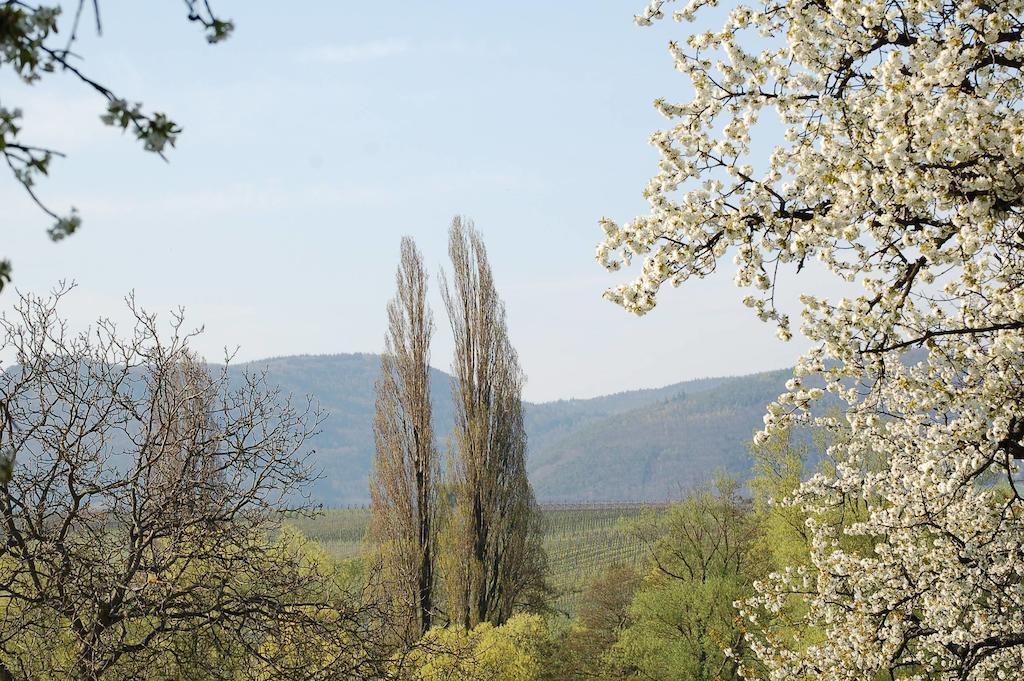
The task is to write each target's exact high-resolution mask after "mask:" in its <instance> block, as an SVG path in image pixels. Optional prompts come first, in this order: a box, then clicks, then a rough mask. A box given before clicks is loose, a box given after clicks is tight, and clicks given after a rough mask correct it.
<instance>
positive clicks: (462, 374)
mask: <svg viewBox="0 0 1024 681" xmlns="http://www.w3.org/2000/svg"><path fill="white" fill-rule="evenodd" d="M449 254H450V256H451V261H452V282H451V285H449V282H448V280H447V279H444V280H443V281H442V289H441V293H442V296H443V298H444V302H445V306H446V307H447V310H448V316H449V319H450V321H451V326H452V333H453V336H454V342H455V357H454V362H453V364H452V374H453V382H452V392H453V397H454V402H455V433H454V436H453V444H454V456H453V458H452V461H451V465H450V470H449V475H450V477H451V482H452V489H453V492H454V495H455V499H456V505H455V509H454V513H453V517H452V521H451V526H450V530H449V531H450V533H451V534H450V536H451V537H452V544H453V550H454V552H455V553H456V554H457V556H458V560H457V561H456V562H455V565H456V566H457V568H456V570H455V572H456V573H457V574H454V575H452V576H451V577H450V578H449V590H450V591H451V592H452V594H453V597H452V601H453V603H452V606H453V612H452V613H451V615H452V619H453V620H454V621H461V623H462V624H464V625H465V626H466V627H471V626H475V625H476V624H478V623H480V622H484V621H488V622H492V623H495V624H501V623H502V622H504V621H505V620H506V619H508V617H509V616H510V615H511V614H512V611H513V608H514V607H516V606H518V605H523V604H526V603H527V602H528V601H530V599H531V598H532V597H533V596H534V595H535V594H536V593H537V592H538V589H537V587H538V586H540V585H542V584H543V576H544V565H545V560H544V553H543V549H542V547H541V546H540V532H539V531H538V530H539V517H538V514H537V509H536V501H535V499H534V496H533V490H532V489H531V487H530V483H529V481H528V480H527V477H526V430H525V428H524V425H523V410H522V388H523V381H524V376H523V372H522V369H521V368H520V366H519V358H518V356H517V355H516V352H515V350H514V349H513V347H512V344H511V343H510V342H509V338H508V329H507V327H506V324H505V307H504V304H503V303H502V301H501V299H500V298H499V297H498V293H497V291H496V289H495V287H494V279H493V277H492V274H491V268H490V264H489V263H488V260H487V251H486V249H485V247H484V243H483V240H482V238H481V236H480V233H479V232H477V231H476V229H475V228H474V227H473V225H472V223H471V222H469V221H463V220H462V219H460V218H455V220H453V222H452V226H451V230H450V233H449Z"/></svg>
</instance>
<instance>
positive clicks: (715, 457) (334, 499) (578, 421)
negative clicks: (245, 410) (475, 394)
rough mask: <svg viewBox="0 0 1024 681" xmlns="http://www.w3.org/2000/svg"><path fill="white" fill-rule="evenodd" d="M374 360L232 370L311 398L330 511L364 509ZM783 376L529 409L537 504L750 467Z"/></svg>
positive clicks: (446, 394)
mask: <svg viewBox="0 0 1024 681" xmlns="http://www.w3.org/2000/svg"><path fill="white" fill-rule="evenodd" d="M379 364H380V358H379V356H378V355H373V354H362V353H360V354H338V355H320V356H312V355H299V356H291V357H279V358H272V359H266V360H260V361H257V362H252V363H248V364H244V365H238V366H236V367H235V368H234V370H235V371H242V370H250V371H252V370H257V371H258V370H263V369H265V370H266V371H267V375H268V381H269V382H270V383H271V384H276V385H279V386H280V387H281V388H282V390H284V391H285V392H291V393H293V394H294V395H296V396H302V395H307V394H308V395H312V396H313V397H315V398H316V399H317V400H318V401H319V403H320V405H321V407H322V408H323V409H324V410H325V411H326V412H327V413H328V417H327V420H326V421H325V422H324V424H323V428H322V430H321V432H320V434H319V435H317V436H316V438H315V439H314V440H313V447H314V448H315V449H316V455H315V461H316V463H317V465H318V466H320V467H321V468H322V470H323V477H322V478H321V479H320V480H319V481H318V482H317V483H316V484H315V486H314V490H313V492H314V495H315V496H316V497H317V499H318V500H319V501H321V502H322V503H324V504H327V505H330V506H334V505H343V504H353V503H366V502H368V501H369V494H368V491H367V477H368V475H369V472H370V463H371V460H372V455H373V435H372V431H371V424H372V421H373V408H374V393H373V386H374V381H375V380H376V377H377V374H378V371H379ZM788 376H789V372H788V371H786V370H782V371H774V372H766V373H760V374H753V375H750V376H738V377H730V378H706V379H698V380H693V381H686V382H682V383H676V384H673V385H669V386H665V387H662V388H656V389H650V390H634V391H628V392H622V393H617V394H614V395H605V396H601V397H595V398H592V399H585V400H559V401H555V402H544V403H528V404H526V405H525V407H526V426H527V432H528V435H529V458H528V465H529V469H530V475H531V480H532V482H533V485H534V487H535V489H536V491H537V495H538V497H539V498H540V499H542V500H553V501H579V500H658V501H660V500H665V499H666V498H672V497H678V496H679V494H680V491H681V490H682V489H685V488H687V487H689V486H691V485H692V484H693V483H695V482H698V481H700V480H703V479H706V478H708V477H709V476H711V475H713V474H714V473H715V472H716V471H717V470H723V471H727V472H730V473H733V474H735V475H738V476H740V477H743V476H745V475H746V474H747V472H748V471H749V468H750V462H749V457H748V454H747V443H748V442H749V440H750V438H751V434H752V432H753V430H754V429H755V428H756V427H758V425H759V424H760V423H761V416H762V414H763V412H764V405H765V404H766V403H767V402H769V401H770V400H771V399H773V398H774V397H775V396H777V395H778V394H779V392H781V391H782V390H783V384H784V383H785V381H786V378H787V377H788ZM431 393H432V396H433V406H434V417H435V423H436V427H435V433H436V437H437V440H438V447H439V448H440V450H441V451H442V452H445V451H446V449H447V439H448V433H450V432H451V427H452V419H453V412H452V402H451V396H450V387H449V376H448V374H446V373H444V372H442V371H438V370H433V372H432V376H431ZM443 458H444V457H443V456H442V459H443Z"/></svg>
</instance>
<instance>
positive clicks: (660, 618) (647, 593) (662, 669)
mask: <svg viewBox="0 0 1024 681" xmlns="http://www.w3.org/2000/svg"><path fill="white" fill-rule="evenodd" d="M756 521H757V518H756V516H755V515H754V513H753V512H752V509H751V508H750V507H749V504H748V503H747V502H746V501H745V500H744V499H742V498H741V497H740V496H739V495H738V493H737V487H736V484H735V482H733V481H730V480H726V479H722V480H720V481H719V482H718V485H717V489H716V490H715V491H711V490H709V489H701V490H698V491H697V492H694V493H692V494H690V495H689V496H687V497H686V498H685V499H684V500H683V501H682V502H680V503H678V504H675V505H673V506H672V507H671V508H670V509H669V510H668V511H667V512H665V513H663V514H661V515H660V516H656V517H655V516H651V517H647V518H644V519H642V520H641V521H640V522H639V523H637V525H636V527H635V529H634V531H635V532H636V534H637V535H638V536H639V537H640V538H641V539H642V540H643V541H644V543H645V544H647V546H648V547H649V548H650V560H651V571H650V573H649V574H648V575H647V577H646V578H645V579H644V582H643V584H642V586H641V587H640V589H639V590H638V591H637V593H636V596H635V598H634V599H633V602H632V604H631V605H630V606H629V611H628V615H629V624H628V626H626V627H625V628H624V629H623V631H622V633H621V635H620V636H619V639H618V641H617V642H616V643H615V644H614V646H613V647H612V650H611V655H612V656H613V658H614V659H616V660H617V661H618V663H619V665H620V666H622V667H628V668H632V669H635V670H637V672H638V673H639V675H641V676H643V677H644V678H648V679H659V680H665V681H669V680H674V679H679V680H680V681H682V680H684V679H685V680H687V681H690V680H694V679H709V680H710V679H729V678H738V661H739V660H741V659H744V658H746V657H747V655H746V651H745V649H744V644H743V633H744V630H743V627H742V624H741V621H740V619H739V618H738V616H737V613H736V610H735V608H734V606H733V603H734V602H735V601H737V600H739V599H741V598H743V597H745V596H747V595H749V594H750V593H752V589H753V582H754V580H755V579H757V578H758V577H759V576H760V575H762V574H763V572H764V567H765V566H764V563H763V561H761V560H759V559H758V557H757V553H756V547H757V543H758V539H759V536H760V531H761V530H760V527H759V526H758V524H757V522H756ZM726 650H729V651H731V653H730V654H727V653H726V652H725V651H726Z"/></svg>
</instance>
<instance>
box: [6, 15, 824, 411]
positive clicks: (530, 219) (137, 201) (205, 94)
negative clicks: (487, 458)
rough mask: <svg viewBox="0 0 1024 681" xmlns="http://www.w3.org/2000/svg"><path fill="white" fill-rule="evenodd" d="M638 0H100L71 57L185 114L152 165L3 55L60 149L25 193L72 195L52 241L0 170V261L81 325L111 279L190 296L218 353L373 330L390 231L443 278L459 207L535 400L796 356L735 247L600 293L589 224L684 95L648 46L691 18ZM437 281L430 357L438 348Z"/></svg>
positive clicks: (645, 154)
mask: <svg viewBox="0 0 1024 681" xmlns="http://www.w3.org/2000/svg"><path fill="white" fill-rule="evenodd" d="M642 4H643V3H642V2H639V1H637V2H629V1H624V0H617V1H612V0H585V1H584V0H578V1H569V0H566V1H563V2H558V3H554V2H550V1H533V0H518V1H517V2H505V3H468V2H464V1H454V0H451V1H445V0H437V1H433V2H430V3H425V2H412V1H397V2H389V3H354V2H328V1H326V0H320V1H313V0H311V1H309V2H303V3H278V2H252V1H251V0H250V1H248V2H245V1H243V0H234V1H222V0H217V2H215V3H213V5H214V7H215V9H217V10H218V12H219V13H220V14H221V15H224V16H225V17H227V18H230V19H232V20H233V21H234V22H235V24H236V27H237V28H236V31H235V33H234V34H233V35H232V37H231V38H230V39H229V40H227V41H226V42H224V43H221V44H218V45H214V46H211V45H207V44H206V42H205V40H204V39H203V35H202V32H201V31H200V30H199V27H198V26H195V25H191V24H189V22H187V21H186V20H185V12H184V10H183V7H182V3H180V2H176V1H174V0H160V1H154V2H147V3H139V2H130V1H129V0H106V1H105V2H103V3H101V10H102V25H103V35H102V36H101V37H100V36H96V35H95V33H94V32H93V31H84V32H83V37H82V40H81V41H80V42H79V43H78V45H77V51H78V52H79V53H80V54H81V55H82V57H83V61H82V67H83V68H84V69H85V70H86V71H87V72H88V73H89V74H90V75H91V76H92V77H93V78H95V79H96V80H98V81H99V82H102V83H104V84H105V85H107V86H108V87H110V88H111V89H112V90H114V91H115V92H116V93H117V94H118V95H119V96H121V97H124V98H125V99H128V100H129V101H141V102H143V103H144V106H145V107H146V108H147V109H150V110H157V111H165V112H167V113H168V114H169V115H170V116H171V118H173V119H174V120H175V121H177V122H178V123H179V124H181V126H182V127H183V129H184V132H183V134H182V136H181V137H180V139H179V141H178V145H177V148H175V149H173V150H171V151H170V152H169V153H168V161H169V162H166V163H165V162H164V161H162V160H161V159H159V158H158V157H156V156H154V155H152V154H148V153H146V152H144V151H142V149H141V145H139V143H138V142H136V141H135V140H134V139H133V138H132V137H131V136H130V135H124V134H121V133H120V132H118V131H116V130H113V129H111V128H107V127H105V126H103V124H102V123H101V122H100V120H99V115H100V114H101V113H102V112H103V110H104V108H105V105H104V102H103V101H102V100H101V99H100V98H99V97H98V96H97V95H96V94H95V93H94V92H92V91H90V90H88V89H87V88H85V87H84V86H82V85H81V84H80V83H78V82H77V81H75V80H74V78H73V77H72V76H70V75H68V74H62V73H57V74H54V75H52V76H48V77H47V78H45V79H44V80H43V81H41V82H39V83H37V84H35V85H33V86H25V85H22V84H20V83H18V82H16V81H14V80H13V79H12V78H11V77H10V76H9V74H4V75H3V76H2V77H0V88H2V89H0V92H2V93H3V96H2V99H0V102H2V104H3V105H4V106H6V107H15V106H16V107H20V108H21V109H22V110H23V111H24V115H25V120H24V139H26V140H31V141H33V142H37V143H40V144H42V145H45V146H52V147H55V148H57V149H60V150H61V151H64V152H66V153H67V158H65V159H60V160H57V161H55V162H54V165H53V167H52V170H51V177H50V178H46V179H45V180H43V181H42V182H41V183H40V184H39V185H38V187H37V189H38V191H39V193H40V195H41V196H42V198H43V199H44V200H45V201H46V202H47V203H48V204H50V205H51V207H53V208H54V209H56V210H57V211H58V212H66V210H67V209H68V208H69V207H70V206H75V207H76V208H77V209H78V211H79V212H80V214H81V217H82V220H83V224H82V227H81V230H80V231H79V232H78V233H76V234H75V235H74V236H72V237H71V238H69V239H66V240H64V241H63V242H61V243H59V244H53V243H51V242H50V241H49V240H48V239H47V237H46V234H45V232H46V228H47V227H48V226H49V224H50V222H49V220H48V219H47V218H46V217H45V216H44V215H43V214H41V213H40V212H39V211H38V209H37V208H35V207H34V205H33V204H32V203H31V202H30V201H29V200H28V198H27V197H26V196H25V194H24V192H23V190H21V188H20V187H19V186H18V185H17V184H15V182H14V181H13V180H12V179H10V178H4V177H2V176H0V205H3V206H4V214H5V216H6V218H5V219H6V221H7V225H6V230H5V232H6V239H5V240H4V244H3V247H2V250H3V253H2V256H3V257H7V258H10V259H11V261H12V263H13V266H14V285H15V286H16V287H17V288H18V289H19V290H21V291H23V292H34V293H45V292H46V291H48V290H50V289H52V288H53V287H54V286H55V285H56V284H57V283H58V282H60V281H61V280H67V281H74V282H75V283H76V284H77V288H76V289H75V290H74V291H73V293H72V294H70V295H69V297H68V298H67V299H66V304H65V305H64V307H63V312H64V313H65V314H66V315H67V317H68V318H69V320H70V322H71V324H72V325H73V326H75V327H76V328H85V327H86V326H87V325H88V324H89V323H90V322H91V321H93V320H95V319H96V318H98V317H101V316H105V317H109V318H112V319H114V320H126V314H125V305H124V297H125V296H126V295H127V294H128V293H130V292H134V295H135V298H136V300H138V301H139V302H140V303H141V304H142V305H143V306H144V307H146V308H147V309H149V310H151V311H154V312H158V313H166V312H168V311H169V310H173V309H176V308H178V307H179V306H180V307H183V308H184V309H185V311H186V315H187V319H188V320H189V322H190V323H191V324H193V325H195V326H200V325H201V326H203V327H204V329H205V330H204V333H203V334H202V336H200V337H199V338H198V339H196V341H195V342H194V344H193V345H194V347H195V348H196V349H198V350H199V351H200V352H201V353H202V354H203V355H204V356H206V357H207V359H210V360H212V361H217V360H220V359H221V358H222V357H223V355H224V349H225V348H228V349H230V350H232V351H236V349H237V351H236V354H235V358H236V361H249V360H256V359H260V358H265V357H272V356H280V355H289V354H307V353H311V354H322V353H338V352H378V351H380V349H381V347H382V345H383V335H384V328H385V315H384V309H385V304H386V302H387V300H388V299H389V298H390V297H391V296H392V295H393V294H394V270H395V266H396V264H397V260H398V249H399V241H400V239H401V237H402V235H406V234H408V235H412V236H413V237H415V239H416V241H417V243H418V245H419V246H420V248H421V250H422V251H423V253H424V255H425V257H426V260H427V263H428V265H429V267H430V268H431V271H432V272H433V273H434V274H435V275H437V274H438V273H439V271H440V268H441V267H442V266H443V265H444V261H445V258H446V248H447V246H446V239H447V229H448V225H449V223H450V221H451V218H452V216H454V215H457V214H458V215H465V216H468V217H470V218H472V219H473V220H474V221H475V223H476V226H477V228H478V229H479V230H480V231H481V232H482V233H483V235H484V238H485V241H486V243H487V247H488V252H489V256H490V260H491V263H492V267H493V269H494V274H495V279H496V282H497V285H498V287H499V291H500V293H501V295H502V296H503V298H504V300H505V303H506V306H507V314H508V320H509V329H510V335H511V337H512V341H513V343H514V345H515V346H516V348H517V349H518V351H519V355H520V361H521V363H522V365H523V368H524V370H525V372H526V374H527V377H528V381H527V385H526V389H525V393H524V396H525V397H526V398H527V399H529V400H534V401H540V400H552V399H559V398H570V397H589V396H595V395H600V394H607V393H611V392H618V391H622V390H629V389H635V388H644V387H656V386H661V385H666V384H669V383H674V382H677V381H682V380H686V379H690V378H698V377H704V376H716V375H735V374H743V373H749V372H754V371H760V370H767V369H774V368H780V367H784V366H789V365H791V364H792V363H793V362H794V361H795V358H796V356H797V355H798V354H799V352H800V351H801V349H802V348H803V347H804V345H802V344H801V341H799V340H797V341H794V342H791V343H788V344H787V343H782V342H780V341H778V340H777V339H776V338H775V335H774V329H773V328H772V327H770V326H769V325H766V324H763V323H761V322H759V321H757V320H756V319H755V318H754V317H753V316H752V315H751V314H750V312H749V311H748V310H747V309H746V308H744V307H743V306H742V304H741V303H740V299H741V298H742V295H743V294H742V292H741V291H740V290H739V289H737V288H735V287H734V285H733V283H732V275H731V273H730V272H729V271H728V270H729V268H728V267H726V268H723V269H722V270H721V271H720V272H719V273H717V274H716V275H714V276H713V277H711V278H709V279H707V280H704V281H694V282H689V283H688V284H687V285H686V286H684V287H682V288H680V289H677V290H672V289H670V290H666V291H665V292H664V293H663V294H662V296H661V298H660V299H659V305H658V307H657V308H656V309H655V310H654V311H653V312H651V313H649V314H648V315H646V316H644V317H635V316H632V315H630V314H628V313H626V312H624V311H623V310H621V309H620V308H618V307H616V306H614V305H612V304H611V303H608V302H606V301H604V300H603V299H602V298H601V293H602V292H603V290H604V289H605V288H607V287H609V286H613V285H615V284H617V283H620V282H621V281H624V280H626V279H627V278H631V277H632V273H631V272H629V271H627V272H618V273H609V272H606V271H604V270H603V269H602V268H601V267H600V266H599V265H598V264H597V262H596V260H595V258H594V252H595V248H596V246H597V243H598V242H599V240H600V238H601V236H602V232H601V230H600V228H599V227H598V226H597V221H598V219H599V218H601V217H602V216H608V217H611V218H613V219H616V220H619V221H626V220H628V219H630V218H632V217H634V216H636V215H640V214H643V213H645V212H646V203H645V201H644V199H643V197H642V195H641V192H642V189H643V187H644V185H645V184H646V182H647V181H648V179H649V178H650V177H651V176H652V175H653V174H654V173H655V172H656V170H657V167H656V164H657V154H656V152H655V151H654V150H653V149H652V148H651V147H650V146H649V145H648V144H647V139H648V137H649V135H650V134H651V133H652V132H654V131H656V130H658V129H661V128H663V127H664V126H665V125H667V122H666V121H665V119H663V118H661V117H660V116H659V115H658V114H657V113H656V112H655V110H654V108H653V106H652V102H653V101H654V100H655V99H656V98H658V97H665V98H667V99H669V100H685V99H686V97H687V96H688V93H689V86H688V82H687V80H686V79H685V77H684V76H682V75H681V74H678V73H676V72H675V71H674V69H673V65H672V61H671V58H670V57H669V55H668V50H667V43H668V41H669V40H670V39H673V38H674V39H677V40H681V39H683V38H684V37H685V35H686V34H687V33H689V32H691V31H694V30H706V29H708V28H712V25H710V24H708V25H705V26H702V25H696V26H695V25H687V24H676V23H674V22H671V21H665V22H661V25H658V26H656V27H654V28H639V27H637V26H636V25H635V24H634V23H633V21H632V17H633V14H635V13H636V12H637V11H639V10H640V9H641V8H642ZM768 137H771V136H770V135H769V136H768ZM774 143H775V140H774V139H764V140H757V145H759V147H760V148H762V149H769V148H770V147H771V146H772V145H773V144H774ZM432 283H433V293H434V295H433V296H432V302H433V307H434V313H435V318H436V320H437V334H436V336H435V342H434V346H433V352H432V364H433V365H434V366H437V367H438V368H441V369H447V368H448V367H449V365H450V354H451V334H450V332H449V331H448V329H447V328H446V326H447V320H446V318H445V316H444V312H443V307H442V305H441V301H440V296H439V295H437V291H438V286H437V283H436V279H435V280H434V281H433V282H432ZM783 293H784V294H785V293H789V294H791V295H792V297H793V298H795V296H796V294H797V291H796V289H795V288H794V289H789V290H787V289H783ZM13 296H14V293H13V291H11V290H5V292H4V293H2V294H0V309H3V310H8V309H9V308H10V306H11V303H12V300H13Z"/></svg>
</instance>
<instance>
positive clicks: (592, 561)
mask: <svg viewBox="0 0 1024 681" xmlns="http://www.w3.org/2000/svg"><path fill="white" fill-rule="evenodd" d="M658 508H659V507H657V506H647V505H642V504H570V505H542V506H541V512H542V514H543V516H544V520H545V533H544V547H545V548H546V549H547V553H548V565H549V571H550V576H551V583H552V585H553V586H554V587H555V588H556V589H558V590H559V592H560V593H561V594H562V595H561V596H560V597H559V599H558V601H557V602H556V607H557V608H558V609H559V610H562V611H565V612H567V613H574V612H575V610H576V606H577V604H578V601H579V594H580V592H581V591H582V589H583V588H584V587H586V585H587V583H588V582H589V581H590V580H592V579H593V578H595V577H597V576H598V575H600V574H601V572H603V571H604V570H605V569H607V568H608V567H610V566H611V565H615V564H626V565H635V566H640V565H642V564H643V561H644V547H643V546H642V545H641V544H640V542H639V541H637V540H636V539H635V538H633V537H632V536H631V535H630V533H629V532H628V531H627V527H628V525H629V523H630V522H631V521H633V520H636V519H637V518H639V517H640V515H641V514H642V513H644V512H645V511H647V512H650V511H652V510H653V511H657V509H658ZM369 520H370V511H369V509H368V508H365V507H362V508H342V509H328V510H326V511H324V512H323V513H322V514H321V515H319V516H317V517H315V518H298V519H295V520H293V521H291V522H292V524H293V525H294V526H295V527H296V528H298V529H299V530H300V531H301V532H302V533H303V534H304V535H306V536H307V537H309V538H311V539H314V540H316V541H317V542H318V543H319V544H321V545H322V546H323V547H324V548H325V549H326V550H327V551H328V553H330V554H331V555H332V556H334V557H335V558H337V559H351V558H356V557H357V556H358V555H359V551H360V549H361V547H362V542H363V537H364V535H365V534H366V526H367V524H368V523H369Z"/></svg>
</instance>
